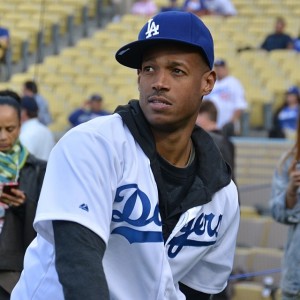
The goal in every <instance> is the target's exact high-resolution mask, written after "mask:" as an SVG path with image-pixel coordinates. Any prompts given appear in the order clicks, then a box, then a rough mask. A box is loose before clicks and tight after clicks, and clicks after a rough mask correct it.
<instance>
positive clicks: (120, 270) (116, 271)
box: [12, 25, 239, 300]
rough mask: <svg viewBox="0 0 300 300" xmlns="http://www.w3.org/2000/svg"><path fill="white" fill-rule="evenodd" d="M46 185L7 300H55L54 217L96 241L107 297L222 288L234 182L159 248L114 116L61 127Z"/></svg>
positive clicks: (123, 299)
mask: <svg viewBox="0 0 300 300" xmlns="http://www.w3.org/2000/svg"><path fill="white" fill-rule="evenodd" d="M149 27H150V28H151V25H149ZM116 132H117V133H118V136H117V138H115V135H116ZM78 140H79V141H81V143H80V144H78ZM62 141H63V142H62ZM87 157H88V158H89V159H87ZM79 166H80V167H79ZM58 169H59V170H62V172H61V174H58V173H57V170H58ZM79 170H80V171H79ZM69 173H70V174H73V175H72V176H68V180H65V174H69ZM45 182H47V184H46V185H44V186H43V189H42V192H41V198H40V202H39V206H38V210H37V214H36V219H35V222H34V226H35V229H36V230H37V232H38V235H37V238H36V239H35V240H34V241H33V242H32V244H31V246H30V247H29V248H28V249H27V252H26V255H25V265H26V268H25V271H23V272H22V275H21V280H20V282H19V283H18V284H17V286H16V288H15V289H14V291H13V295H12V300H25V299H26V300H28V299H31V300H45V299H56V300H63V299H64V296H63V292H62V287H61V285H60V283H59V281H58V276H57V273H56V270H55V265H54V262H55V253H54V247H53V230H52V224H51V221H52V220H54V219H55V220H58V219H61V220H69V221H74V222H77V223H80V224H82V225H83V226H86V227H87V228H89V229H90V230H92V231H93V232H95V233H96V234H97V235H99V236H100V237H101V238H102V239H103V240H104V241H105V243H106V244H107V249H106V252H105V255H104V261H103V264H104V270H105V275H106V278H107V282H108V286H109V293H110V299H114V300H132V299H144V300H154V299H157V300H176V299H177V300H179V299H185V296H184V295H183V294H182V293H181V292H180V290H179V286H178V282H179V281H180V282H182V283H184V284H186V285H188V286H190V287H191V288H194V289H196V290H201V291H203V292H205V293H218V292H220V291H222V290H223V289H224V288H225V286H226V281H227V278H228V277H229V275H230V272H231V269H232V263H233V256H234V247H235V239H236V233H237V230H238V223H239V206H238V199H237V190H236V187H235V185H234V183H233V182H231V183H230V184H229V185H228V186H226V187H225V188H222V189H221V190H220V191H218V192H217V193H215V194H214V196H213V198H212V201H211V202H209V203H207V204H205V205H203V206H197V207H193V208H191V209H189V210H188V211H186V212H185V213H183V214H182V215H181V217H180V219H179V221H178V223H177V225H176V226H175V228H174V230H173V231H172V233H171V235H170V236H169V238H168V240H167V241H166V243H164V241H163V235H162V224H161V218H160V214H159V208H158V200H159V199H158V190H157V185H156V182H155V179H154V176H153V173H152V170H151V167H150V161H149V159H148V157H147V156H146V155H145V154H144V152H143V151H142V149H141V148H140V146H139V145H138V144H137V143H136V141H135V140H134V138H133V136H132V134H131V133H130V131H129V130H128V128H127V127H126V125H124V123H123V122H122V119H121V117H120V116H119V115H118V114H114V115H111V116H105V117H101V118H96V119H94V120H92V121H89V122H87V123H85V124H83V125H80V126H78V127H75V128H74V129H72V130H70V131H69V132H68V133H67V134H66V135H65V136H64V137H63V138H62V139H61V140H60V141H59V142H58V143H57V145H56V146H55V148H54V150H53V151H52V153H51V156H50V159H49V163H48V168H47V173H46V177H45ZM47 199H48V200H49V199H51V201H46V200H47ZM224 212H226V214H225V213H224ZM221 241H222V247H218V245H219V243H220V242H221ZM40 258H43V259H40ZM33 270H34V271H33ZM145 270H147V272H145ZM216 275H218V276H216ZM129 286H130V288H128V287H129Z"/></svg>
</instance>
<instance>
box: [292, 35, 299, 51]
mask: <svg viewBox="0 0 300 300" xmlns="http://www.w3.org/2000/svg"><path fill="white" fill-rule="evenodd" d="M293 45H294V46H293V48H294V50H296V51H297V52H300V32H299V34H298V36H297V37H296V38H295V39H294V40H293Z"/></svg>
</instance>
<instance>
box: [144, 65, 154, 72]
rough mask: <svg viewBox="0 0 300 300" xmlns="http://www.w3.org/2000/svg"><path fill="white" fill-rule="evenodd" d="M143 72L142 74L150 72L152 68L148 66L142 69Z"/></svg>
mask: <svg viewBox="0 0 300 300" xmlns="http://www.w3.org/2000/svg"><path fill="white" fill-rule="evenodd" d="M143 71H144V72H151V71H153V68H152V67H150V66H146V67H144V68H143Z"/></svg>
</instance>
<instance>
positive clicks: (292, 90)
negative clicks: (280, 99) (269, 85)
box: [286, 85, 300, 96]
mask: <svg viewBox="0 0 300 300" xmlns="http://www.w3.org/2000/svg"><path fill="white" fill-rule="evenodd" d="M286 93H287V94H294V95H297V96H299V95H300V91H299V88H298V87H297V86H295V85H294V86H291V87H290V88H289V89H288V90H287V92H286Z"/></svg>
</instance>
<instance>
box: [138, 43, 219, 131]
mask: <svg viewBox="0 0 300 300" xmlns="http://www.w3.org/2000/svg"><path fill="white" fill-rule="evenodd" d="M214 82H215V73H214V72H212V71H210V70H209V67H208V66H207V65H206V63H205V62H204V61H203V59H202V57H201V55H200V54H199V52H197V51H195V50H194V49H191V48H187V47H183V46H178V45H174V44H164V45H162V46H159V47H157V46H156V47H153V48H152V49H151V50H149V51H147V52H146V53H145V54H144V57H143V63H142V66H141V69H140V70H139V71H138V86H139V91H140V106H141V108H142V110H143V112H144V115H145V117H146V119H147V120H148V122H149V123H150V125H151V127H152V128H153V129H155V130H160V131H170V132H171V131H174V130H177V129H180V128H185V127H187V126H193V125H194V124H195V121H196V118H197V114H198V111H199V107H200V104H201V101H202V97H203V95H206V94H208V93H209V92H210V91H211V90H212V88H213V85H214Z"/></svg>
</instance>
